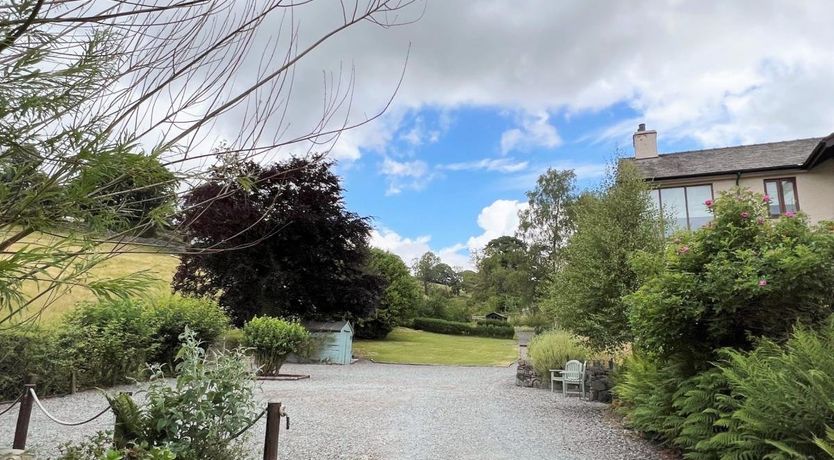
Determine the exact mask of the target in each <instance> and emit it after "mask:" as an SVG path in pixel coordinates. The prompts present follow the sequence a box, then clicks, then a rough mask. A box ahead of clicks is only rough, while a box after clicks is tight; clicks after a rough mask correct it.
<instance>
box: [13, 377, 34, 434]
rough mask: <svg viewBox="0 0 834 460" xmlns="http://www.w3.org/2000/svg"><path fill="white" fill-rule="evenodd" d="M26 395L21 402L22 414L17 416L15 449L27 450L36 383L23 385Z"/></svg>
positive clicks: (19, 413)
mask: <svg viewBox="0 0 834 460" xmlns="http://www.w3.org/2000/svg"><path fill="white" fill-rule="evenodd" d="M23 387H24V391H25V393H24V394H23V399H21V400H20V412H18V414H17V426H16V427H15V430H14V444H13V445H12V448H13V449H20V450H25V449H26V437H27V436H28V435H29V419H30V418H31V417H32V394H31V391H33V390H34V389H35V384H34V383H27V384H25V385H23Z"/></svg>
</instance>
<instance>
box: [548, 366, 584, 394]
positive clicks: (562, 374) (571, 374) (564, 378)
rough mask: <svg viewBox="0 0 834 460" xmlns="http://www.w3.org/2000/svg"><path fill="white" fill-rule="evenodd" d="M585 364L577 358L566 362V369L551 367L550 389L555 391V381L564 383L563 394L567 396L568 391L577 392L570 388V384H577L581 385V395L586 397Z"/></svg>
mask: <svg viewBox="0 0 834 460" xmlns="http://www.w3.org/2000/svg"><path fill="white" fill-rule="evenodd" d="M585 364H586V362H582V363H580V362H579V361H576V360H570V361H568V362H567V363H565V368H564V369H550V391H551V392H552V391H554V388H553V387H554V382H561V383H562V395H563V396H566V397H567V395H568V393H576V392H572V391H569V390H568V386H569V385H577V386H578V387H579V393H578V394H579V396H580V397H583V398H584V397H585Z"/></svg>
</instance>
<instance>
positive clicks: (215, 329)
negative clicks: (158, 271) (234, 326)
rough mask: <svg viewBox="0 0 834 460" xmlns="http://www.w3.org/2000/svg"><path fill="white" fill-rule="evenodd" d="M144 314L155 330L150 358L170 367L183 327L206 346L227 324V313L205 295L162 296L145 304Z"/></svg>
mask: <svg viewBox="0 0 834 460" xmlns="http://www.w3.org/2000/svg"><path fill="white" fill-rule="evenodd" d="M145 318H146V321H147V322H148V323H149V324H151V325H152V327H153V328H154V329H155V330H156V332H155V333H154V336H155V342H156V344H157V347H156V349H155V353H154V354H153V356H151V357H150V361H151V362H154V363H160V364H167V365H169V366H170V369H171V370H173V367H174V358H175V357H176V355H177V350H178V349H179V346H180V341H179V337H180V336H181V335H182V333H183V332H185V329H186V327H187V328H188V329H190V330H191V331H192V332H193V333H194V336H195V337H196V338H197V340H199V341H200V342H202V343H204V344H205V345H206V346H208V345H211V344H212V343H214V342H215V340H217V338H218V337H220V335H221V334H222V333H223V331H225V330H226V329H227V328H228V327H229V317H228V316H227V315H226V313H225V312H224V311H223V310H222V309H221V308H220V305H218V304H217V302H215V301H213V300H211V299H208V298H197V297H183V296H180V295H168V296H164V297H161V298H158V299H155V300H154V301H153V302H150V303H149V304H148V305H147V307H146V308H145Z"/></svg>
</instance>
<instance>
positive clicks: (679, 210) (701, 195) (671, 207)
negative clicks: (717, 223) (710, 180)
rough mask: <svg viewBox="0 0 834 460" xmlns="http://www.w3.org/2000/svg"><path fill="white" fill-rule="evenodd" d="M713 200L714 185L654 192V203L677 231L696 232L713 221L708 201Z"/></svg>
mask: <svg viewBox="0 0 834 460" xmlns="http://www.w3.org/2000/svg"><path fill="white" fill-rule="evenodd" d="M711 199H712V185H693V186H689V187H669V188H661V189H658V190H652V201H653V202H654V203H655V205H656V206H657V207H658V209H659V210H660V212H661V213H662V214H663V217H665V218H666V219H668V220H669V222H670V223H671V224H672V225H671V228H669V233H671V232H673V231H675V230H695V229H697V228H700V227H703V226H704V225H706V224H707V223H708V222H709V221H711V220H712V214H711V213H710V212H709V208H707V205H706V201H707V200H711Z"/></svg>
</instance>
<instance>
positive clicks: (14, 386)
mask: <svg viewBox="0 0 834 460" xmlns="http://www.w3.org/2000/svg"><path fill="white" fill-rule="evenodd" d="M228 322H229V319H228V317H227V316H226V314H225V313H224V312H223V310H222V309H221V308H220V307H219V306H218V305H217V303H216V302H214V301H211V300H207V299H195V298H187V297H180V296H165V297H162V298H158V299H153V300H149V301H143V300H115V301H110V302H100V303H82V304H80V305H79V306H78V307H77V308H76V309H75V310H73V311H72V312H70V313H69V314H68V315H67V316H66V317H65V318H64V320H63V321H62V322H61V323H58V324H55V325H53V326H52V327H50V328H39V327H31V326H30V327H24V326H20V327H17V328H13V329H8V330H3V331H0V401H2V400H8V399H14V398H16V397H17V396H18V394H19V393H20V391H21V389H22V387H23V383H24V380H26V378H27V377H28V376H30V375H31V376H33V377H35V383H36V385H37V390H38V395H40V396H48V395H54V394H66V393H69V391H70V385H71V381H72V373H73V371H75V375H76V384H77V386H78V388H79V389H86V388H94V387H104V386H111V385H116V384H119V383H128V382H131V381H132V380H133V379H141V378H143V377H144V376H145V375H146V374H147V365H146V363H148V362H150V363H156V364H163V365H171V364H172V361H173V360H174V356H175V355H176V353H177V350H178V349H179V341H178V340H177V336H178V335H179V334H181V333H182V331H183V330H185V327H186V326H188V327H189V328H190V329H192V330H193V331H195V333H196V337H197V339H198V340H200V341H201V342H203V343H206V344H211V343H213V342H214V341H215V340H216V339H217V338H218V336H220V334H222V333H223V331H224V330H225V329H226V328H227V327H228ZM166 370H167V371H171V370H172V369H171V368H167V366H166Z"/></svg>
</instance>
